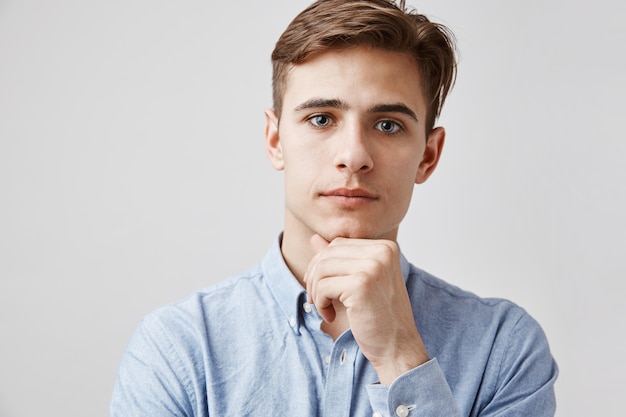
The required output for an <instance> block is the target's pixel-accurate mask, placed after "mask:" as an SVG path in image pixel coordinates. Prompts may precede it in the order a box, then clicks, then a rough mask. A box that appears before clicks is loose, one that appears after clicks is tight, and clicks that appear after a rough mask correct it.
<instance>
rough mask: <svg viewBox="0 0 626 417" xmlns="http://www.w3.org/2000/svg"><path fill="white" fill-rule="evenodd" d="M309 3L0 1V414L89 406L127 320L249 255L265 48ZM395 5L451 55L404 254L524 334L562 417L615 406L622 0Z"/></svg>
mask: <svg viewBox="0 0 626 417" xmlns="http://www.w3.org/2000/svg"><path fill="white" fill-rule="evenodd" d="M307 4H308V1H302V0H299V1H287V0H282V1H279V0H272V1H264V2H259V1H252V0H247V1H241V2H225V1H221V2H213V1H195V0H192V1H184V2H183V1H181V2H174V1H164V0H151V1H147V0H124V1H121V0H109V1H85V0H56V1H53V2H49V1H43V0H20V1H17V0H0V416H2V417H22V416H36V415H53V416H105V415H107V414H108V403H109V399H110V395H111V389H112V386H113V382H114V379H115V375H116V372H117V367H118V364H119V360H120V358H121V355H122V353H123V350H124V348H125V345H126V343H127V341H128V339H129V337H130V335H131V333H132V331H133V329H134V328H135V327H136V325H137V324H138V322H139V321H140V319H141V317H142V316H144V315H145V314H147V313H148V312H150V311H152V310H153V309H155V308H157V307H158V306H161V305H163V304H166V303H169V302H173V301H175V300H178V299H179V298H181V297H183V296H185V295H187V294H189V293H190V292H191V291H193V290H195V289H199V288H202V287H205V286H207V285H210V284H211V283H213V282H215V281H217V280H219V279H222V278H224V277H226V276H228V275H230V274H233V273H236V272H238V271H241V270H243V269H245V268H247V267H249V266H251V265H253V264H254V263H256V261H257V260H258V259H259V258H261V257H262V256H263V255H264V253H265V251H266V249H267V247H268V246H269V244H270V243H271V241H272V240H273V239H274V238H275V237H276V235H277V233H278V232H279V231H280V228H281V225H282V201H283V200H282V177H281V174H280V173H278V172H275V171H273V170H272V169H271V167H270V165H269V163H268V162H267V159H266V157H265V151H264V147H263V124H264V120H263V113H262V112H263V110H264V108H266V107H268V106H270V105H271V103H270V63H269V54H270V52H271V50H272V48H273V43H274V42H275V40H276V38H277V37H278V35H279V34H280V32H282V30H283V29H284V27H285V26H286V25H287V23H288V22H289V20H291V18H292V17H293V16H294V15H295V14H296V12H298V11H299V10H301V9H302V8H303V7H304V6H305V5H307ZM412 4H413V5H415V6H417V7H418V8H419V9H420V10H421V11H422V12H424V13H426V14H428V15H430V16H431V17H433V18H434V19H435V20H436V21H439V22H443V23H446V24H448V25H449V26H450V27H451V28H452V29H453V30H454V31H455V33H456V35H457V37H458V40H459V47H460V50H461V61H460V72H459V77H458V83H457V86H456V88H455V90H454V91H453V93H452V96H451V97H450V99H449V102H448V104H447V107H446V108H445V109H444V115H443V117H442V118H441V120H440V124H442V125H444V126H446V127H447V130H448V141H447V144H446V147H445V152H444V155H443V160H442V162H441V164H440V166H439V168H438V171H437V172H436V173H435V175H434V176H433V177H432V178H431V179H430V180H429V182H428V183H427V184H425V185H424V186H420V187H418V188H417V189H416V193H415V196H414V203H413V206H412V208H411V210H410V212H409V214H408V216H407V219H406V220H405V223H404V225H403V227H402V228H401V233H400V244H401V245H402V248H403V250H404V252H405V253H406V254H407V256H408V257H409V259H411V260H412V261H413V262H414V263H416V264H418V265H419V266H421V267H423V268H425V269H427V270H429V271H430V272H432V273H435V274H436V275H439V276H440V277H442V278H444V279H446V280H448V281H450V282H452V283H454V284H457V285H459V286H461V287H463V288H466V289H469V290H472V291H474V292H476V293H478V294H480V295H483V296H501V297H506V298H509V299H512V300H513V301H515V302H517V303H519V304H521V305H522V306H524V307H525V308H526V309H527V310H528V311H529V312H530V313H531V314H532V315H533V316H535V317H536V318H537V319H538V320H539V322H540V323H541V324H542V325H543V327H544V329H545V330H546V332H547V334H548V337H549V340H550V342H551V346H552V349H553V352H554V355H555V356H556V358H557V359H558V362H559V364H560V367H561V372H562V373H561V377H560V379H559V381H558V385H557V395H558V400H559V411H558V415H559V416H588V415H601V416H617V415H620V411H619V410H621V409H623V407H622V402H623V401H622V397H623V389H624V383H623V375H624V374H625V373H626V366H625V361H624V359H623V358H624V353H625V352H626V343H625V340H624V339H625V333H626V332H625V331H624V330H625V326H624V324H623V323H624V320H623V319H624V318H625V316H626V314H625V310H626V309H625V307H624V302H623V299H624V293H625V290H624V287H625V286H624V283H623V280H624V275H625V272H626V268H625V262H624V256H623V254H622V253H623V252H624V248H625V247H626V238H625V236H626V220H625V218H624V213H626V201H625V199H624V185H625V184H626V174H625V169H624V163H625V162H626V140H625V139H626V138H625V137H624V136H625V135H624V132H623V128H622V124H623V120H624V114H623V113H624V108H625V106H624V96H625V93H626V88H625V80H624V74H625V73H626V60H625V58H624V50H625V45H626V33H625V30H624V29H623V21H624V14H623V13H622V12H621V6H619V3H618V2H617V1H613V2H610V1H597V0H594V1H592V0H580V1H577V2H565V1H547V2H544V1H538V0H531V1H524V2H521V1H506V2H505V1H499V0H477V1H473V2H467V1H463V0H438V1H426V0H423V1H418V0H416V1H415V2H413V3H412Z"/></svg>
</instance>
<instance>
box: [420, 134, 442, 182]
mask: <svg viewBox="0 0 626 417" xmlns="http://www.w3.org/2000/svg"><path fill="white" fill-rule="evenodd" d="M445 139H446V131H445V129H444V128H443V127H436V128H434V129H433V130H432V131H431V132H430V134H429V135H428V140H427V141H426V148H425V149H424V155H423V158H422V162H420V165H419V167H418V168H417V175H416V176H415V183H416V184H422V183H424V182H425V181H426V180H427V179H428V177H430V175H431V174H432V173H433V172H434V171H435V168H437V163H439V158H440V157H441V151H442V150H443V143H444V141H445Z"/></svg>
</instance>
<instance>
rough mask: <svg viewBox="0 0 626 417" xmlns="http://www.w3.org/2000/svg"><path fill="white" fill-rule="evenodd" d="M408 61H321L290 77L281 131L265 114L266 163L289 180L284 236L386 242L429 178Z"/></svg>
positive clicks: (422, 112)
mask: <svg viewBox="0 0 626 417" xmlns="http://www.w3.org/2000/svg"><path fill="white" fill-rule="evenodd" d="M426 110H427V107H426V103H425V100H424V94H423V91H422V86H421V82H420V77H419V70H418V67H417V64H416V63H415V61H414V59H413V58H412V57H411V56H410V55H408V54H403V53H396V52H388V51H384V50H381V49H373V48H369V47H358V48H353V49H347V50H338V51H327V52H324V53H320V54H316V55H314V56H312V57H309V58H308V59H307V60H306V61H305V62H304V63H302V64H300V65H297V66H295V67H293V68H292V70H291V72H290V73H289V76H288V79H287V85H286V88H285V94H284V97H283V110H282V114H281V117H280V121H279V120H278V119H277V117H276V115H275V114H274V112H273V111H271V110H268V111H267V113H266V117H267V127H266V142H267V150H268V153H269V155H270V160H271V162H272V164H273V166H274V167H275V168H276V169H281V170H284V171H285V172H284V175H285V234H286V235H287V234H290V235H297V236H300V237H303V238H307V237H310V236H311V235H312V234H314V233H318V234H320V235H321V236H322V237H324V238H325V239H326V240H328V241H331V240H332V239H334V238H335V237H352V238H371V239H391V240H395V239H396V237H397V231H398V226H399V224H400V222H401V220H402V219H403V217H404V215H405V214H406V212H407V210H408V207H409V203H410V200H411V195H412V192H413V186H414V184H415V183H421V182H423V181H425V180H426V179H427V178H428V176H429V175H430V174H431V172H432V170H433V169H434V168H435V166H436V164H437V161H438V158H439V154H440V151H441V147H442V146H443V139H444V135H445V134H444V131H443V129H441V128H438V129H435V130H434V131H433V132H432V133H430V139H429V140H428V141H427V135H426V132H425V127H424V123H425V121H426Z"/></svg>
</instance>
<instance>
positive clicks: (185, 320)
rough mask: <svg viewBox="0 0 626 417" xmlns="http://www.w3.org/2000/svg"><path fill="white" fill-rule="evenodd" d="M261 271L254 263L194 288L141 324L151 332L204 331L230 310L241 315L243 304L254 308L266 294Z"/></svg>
mask: <svg viewBox="0 0 626 417" xmlns="http://www.w3.org/2000/svg"><path fill="white" fill-rule="evenodd" d="M267 291H268V290H267V287H266V286H265V277H264V275H263V273H262V270H261V269H260V268H259V267H258V266H257V267H254V268H251V269H249V270H248V271H246V272H244V273H242V274H238V275H234V276H231V277H229V278H227V279H224V280H222V281H220V282H217V283H215V284H213V285H211V286H208V287H206V288H203V289H201V290H198V291H195V292H194V293H192V294H190V295H188V296H187V297H185V298H183V299H181V300H178V301H176V302H174V303H171V304H168V305H165V306H162V307H160V308H158V309H157V310H155V311H152V312H151V313H149V314H148V315H146V316H145V317H144V319H143V321H142V323H141V326H143V327H147V328H150V329H152V330H153V331H162V332H169V331H175V332H177V333H180V332H185V331H187V332H188V331H192V330H193V329H194V328H198V329H200V330H206V323H207V321H211V322H212V323H228V318H229V317H232V315H231V314H229V313H232V312H233V311H237V314H238V315H240V314H241V313H242V312H243V310H245V309H246V306H250V307H253V306H254V305H256V304H258V303H259V302H260V300H261V299H263V298H265V297H267V294H266V293H267Z"/></svg>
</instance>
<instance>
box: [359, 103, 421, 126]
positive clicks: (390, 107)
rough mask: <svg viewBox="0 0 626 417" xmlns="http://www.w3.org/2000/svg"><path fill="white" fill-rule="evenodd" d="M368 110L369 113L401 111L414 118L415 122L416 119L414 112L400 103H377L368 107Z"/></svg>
mask: <svg viewBox="0 0 626 417" xmlns="http://www.w3.org/2000/svg"><path fill="white" fill-rule="evenodd" d="M368 111H369V112H370V113H402V114H406V115H407V116H409V117H410V118H411V119H414V120H415V121H416V122H417V121H418V120H417V115H416V114H415V112H414V111H413V110H411V109H410V108H409V107H408V106H406V105H404V104H402V103H394V104H377V105H376V106H374V107H370V109H369V110H368Z"/></svg>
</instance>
